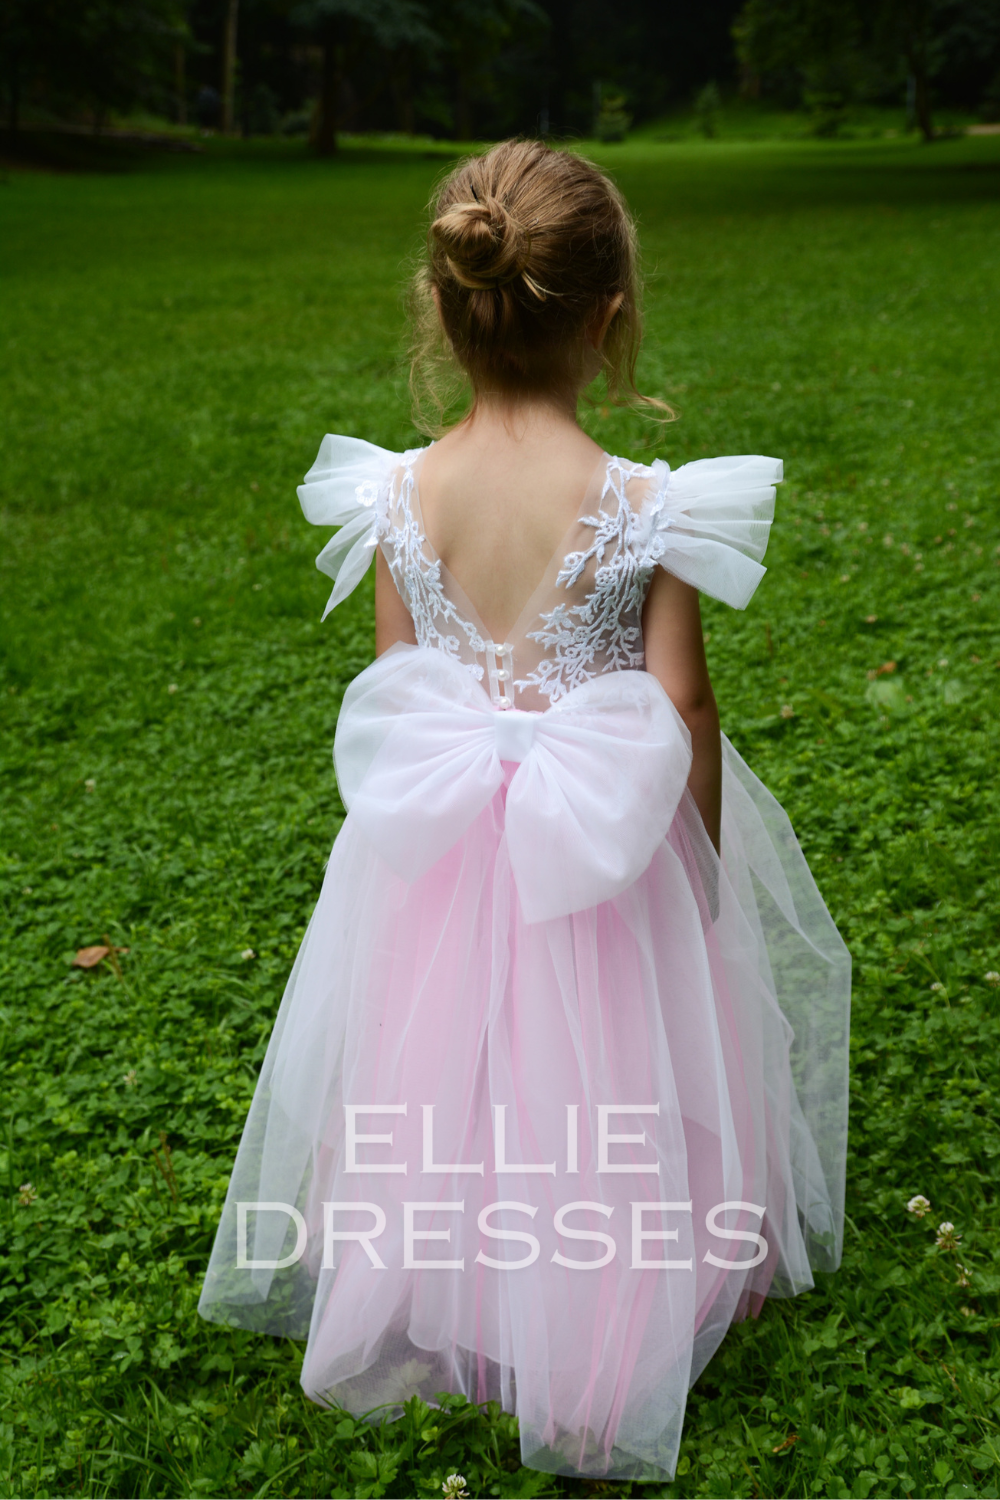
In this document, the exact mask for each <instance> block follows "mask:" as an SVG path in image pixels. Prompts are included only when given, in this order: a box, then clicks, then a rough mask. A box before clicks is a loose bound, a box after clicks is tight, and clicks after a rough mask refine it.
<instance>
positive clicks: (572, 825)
mask: <svg viewBox="0 0 1000 1500" xmlns="http://www.w3.org/2000/svg"><path fill="white" fill-rule="evenodd" d="M328 441H329V440H328ZM375 451H376V452H378V450H375ZM389 457H390V458H391V459H392V460H393V462H394V463H396V464H398V462H399V460H398V459H396V458H395V456H392V455H390V456H389ZM730 462H731V463H736V462H737V461H730ZM757 462H759V463H767V462H772V461H768V460H759V461H757ZM379 463H380V464H381V471H380V472H381V474H382V476H383V477H382V478H381V479H380V480H379V483H381V484H382V485H383V487H384V486H391V485H393V484H398V479H396V480H394V479H392V478H391V477H389V476H390V474H391V471H392V467H393V465H392V464H391V463H388V462H382V460H379ZM689 467H692V466H689ZM772 472H773V471H772ZM645 477H647V478H651V483H652V486H653V490H652V496H653V497H652V499H651V498H650V496H649V495H647V497H646V503H647V504H648V505H653V504H655V503H656V499H655V497H656V496H660V497H661V498H662V497H663V495H664V494H665V493H666V494H668V493H669V490H668V487H667V486H665V485H663V483H662V482H660V481H658V480H657V479H656V477H655V473H654V475H653V476H650V471H648V470H647V471H645ZM365 482H366V480H365V479H364V478H359V479H357V484H358V485H362V484H364V483H365ZM758 488H759V487H758ZM381 493H383V494H384V493H387V491H386V490H385V488H383V491H382V492H381ZM396 493H397V494H398V490H397V492H396ZM759 503H760V501H759V496H758V499H757V500H751V501H748V502H747V504H746V505H745V506H744V508H743V511H742V513H741V514H742V520H741V519H740V516H739V515H737V516H733V515H729V516H726V515H724V514H721V512H722V511H724V509H725V505H726V504H729V506H730V509H731V510H732V501H731V499H730V501H728V502H726V501H725V500H723V502H722V504H721V505H719V506H717V508H716V509H717V514H716V520H717V521H718V522H719V524H720V525H728V526H729V527H732V526H734V525H737V524H739V525H743V526H744V527H745V528H750V527H752V526H753V525H755V524H758V523H757V522H756V521H755V519H754V516H753V514H752V512H753V507H754V505H758V504H759ZM376 508H377V505H376ZM382 514H383V516H389V515H390V510H389V509H388V508H386V509H384V510H383V512H382ZM635 514H636V516H638V517H639V518H640V519H641V520H642V525H643V527H645V528H646V531H645V535H641V534H640V535H639V539H638V542H634V541H633V542H630V545H641V546H643V547H648V546H649V545H650V539H651V538H652V537H654V536H656V535H661V536H662V535H663V533H664V532H665V531H666V532H667V533H669V530H670V528H669V527H664V526H662V525H659V524H658V522H657V518H656V516H655V515H654V516H651V517H650V516H648V515H647V516H646V517H645V518H643V511H642V507H641V506H640V507H639V509H638V510H637V511H636V512H635ZM595 516H596V512H595ZM704 519H705V518H704V517H703V520H704ZM595 524H596V523H595ZM345 529H346V527H345ZM342 535H343V532H342V533H341V536H342ZM633 535H634V534H633V533H630V537H633ZM702 540H703V541H705V540H707V541H708V543H709V544H710V545H724V544H723V543H721V542H713V540H712V538H711V537H709V538H702ZM363 541H364V537H363V535H362V533H361V531H359V532H358V533H357V534H356V535H355V536H354V538H353V540H351V541H350V543H349V547H353V548H357V547H358V545H359V543H363ZM748 545H749V543H748ZM728 546H730V547H732V546H733V543H732V541H730V542H729V543H728ZM761 550H762V548H761ZM339 556H340V558H341V566H342V567H343V566H346V565H347V564H346V562H344V559H345V558H347V559H349V557H350V550H349V549H348V551H347V552H345V551H343V549H342V551H341V553H340V554H339ZM425 560H426V561H427V565H428V566H429V567H431V568H433V566H434V559H433V557H430V558H426V559H425ZM747 560H748V559H747V557H746V555H745V554H743V561H747ZM360 562H361V560H360V559H359V560H358V561H357V562H356V563H355V564H353V565H352V566H353V567H354V568H355V571H357V569H358V567H360ZM695 566H697V565H695ZM740 566H741V565H740V564H736V565H734V567H733V568H732V569H731V570H730V573H731V577H733V578H735V577H736V576H737V575H738V574H739V572H740ZM358 576H360V574H358ZM737 592H738V591H737ZM404 597H405V594H404ZM463 618H467V617H466V616H463ZM530 623H531V621H530V620H529V621H527V622H526V625H527V624H530ZM525 633H526V632H525ZM521 639H522V636H521V635H520V634H516V636H515V637H512V639H511V640H510V641H507V642H503V643H500V644H499V645H497V646H494V643H492V642H487V643H486V644H487V645H488V646H489V647H490V648H492V649H493V651H494V654H495V653H497V652H499V651H500V649H501V647H502V648H503V650H504V651H507V652H509V653H513V654H514V656H515V658H516V653H517V650H518V647H519V644H520V641H521ZM496 659H497V660H500V659H501V657H500V656H497V657H496ZM488 665H489V663H488V662H487V666H488ZM475 666H476V662H475V661H470V660H469V659H467V657H466V654H465V648H464V645H463V646H462V648H461V649H459V650H457V651H456V652H455V653H451V652H449V651H448V650H447V649H445V648H442V647H440V646H438V647H436V648H435V647H432V646H429V645H420V646H416V647H413V646H398V647H394V648H393V649H392V650H391V651H389V652H387V653H386V654H385V655H384V656H383V657H381V658H380V659H379V660H378V661H376V662H375V663H374V664H373V665H372V666H371V667H369V668H368V669H367V670H366V671H365V672H363V673H361V675H360V676H359V677H358V678H357V679H356V681H355V682H354V684H353V685H352V686H351V688H350V689H349V691H348V694H347V696H346V697H345V701H344V705H343V708H342V711H341V715H340V720H339V724H338V729H337V739H336V747H335V756H336V765H337V773H338V779H339V784H340V788H341V792H342V795H343V797H344V801H345V803H346V804H347V805H348V807H349V813H348V817H347V820H346V822H345V824H344V826H343V828H342V830H341V833H340V835H339V837H338V839H337V841H336V844H335V846H334V849H333V852H332V854H331V857H330V862H329V866H328V869H327V873H326V878H325V880H324V884H323V889H322V892H321V895H320V898H319V902H318V904H317V907H316V910H315V913H314V915H313V919H312V921H311V923H310V926H309V929H308V932H307V934H306V937H305V940H304V942H303V944H302V947H301V950H300V952H299V955H298V958H297V960H296V964H295V967H294V970H293V972H292V975H291V978H290V980H289V983H288V987H287V990H286V993H285V997H284V1000H283V1001H282V1005H281V1009H280V1012H279V1015H278V1019H277V1022H276V1025H275V1028H274V1033H273V1035H272V1038H271V1042H270V1046H269V1049H268V1053H267V1057H266V1059H265V1062H264V1066H263V1069H262V1072H261V1077H260V1081H259V1084H258V1087H257V1091H256V1094H255V1097H254V1101H253V1105H252V1107H251V1111H250V1115H249V1118H248V1121H247V1125H246V1129H245V1131H244V1135H243V1140H242V1142H241V1145H240V1149H239V1153H238V1156H237V1160H236V1165H235V1168H234V1172H233V1177H232V1182H231V1184H230V1189H229V1194H228V1197H227V1200H226V1205H225V1208H224V1211H223V1216H222V1222H221V1225H220V1228H219V1233H218V1237H217V1240H216V1244H215V1247H214V1250H213V1254H212V1259H211V1263H210V1266H209V1270H208V1275H207V1278H206V1283H205V1288H204V1291H203V1294H202V1300H201V1311H202V1313H203V1314H204V1315H205V1316H206V1317H209V1318H213V1319H216V1320H218V1321H223V1322H231V1323H235V1324H240V1325H242V1326H245V1327H249V1328H253V1329H259V1330H262V1331H268V1332H272V1333H278V1334H286V1335H291V1336H292V1337H296V1338H308V1346H307V1350H306V1357H305V1363H304V1367H303V1375H302V1380H303V1385H304V1386H305V1389H306V1390H307V1392H308V1393H309V1395H310V1396H312V1397H313V1398H314V1399H316V1400H318V1401H321V1402H331V1403H338V1404H341V1405H343V1406H345V1407H347V1408H348V1409H349V1410H351V1411H353V1412H356V1413H360V1412H364V1411H369V1410H371V1409H372V1408H374V1407H377V1406H381V1407H384V1408H385V1409H387V1410H389V1411H392V1410H393V1409H395V1408H396V1407H398V1404H399V1403H400V1402H402V1401H404V1400H406V1399H407V1397H408V1396H410V1395H411V1394H414V1393H419V1394H420V1395H421V1396H423V1397H424V1398H425V1399H427V1400H430V1401H433V1399H434V1397H435V1394H436V1393H437V1392H441V1391H455V1392H461V1393H463V1394H465V1395H467V1396H468V1397H469V1398H470V1399H472V1400H474V1401H484V1400H487V1399H490V1398H495V1399H497V1400H499V1401H501V1402H502V1403H503V1405H504V1407H505V1408H506V1409H507V1410H510V1411H516V1412H517V1415H518V1418H519V1422H520V1432H521V1446H522V1455H523V1459H524V1462H525V1463H527V1464H530V1465H532V1466H534V1467H535V1468H539V1469H545V1470H550V1471H554V1472H559V1473H566V1474H591V1475H603V1476H607V1477H619V1478H626V1477H630V1478H648V1479H662V1478H664V1477H669V1476H670V1475H672V1474H673V1471H674V1467H675V1464H676V1457H677V1448H678V1443H679V1441H680V1434H681V1425H682V1421H683V1414H684V1407H685V1401H686V1397H687V1391H688V1388H689V1386H690V1384H691V1382H692V1380H693V1379H694V1378H695V1377H696V1376H697V1375H698V1373H699V1372H700V1370H701V1369H702V1368H703V1367H704V1365H705V1363H706V1362H707V1360H708V1359H709V1358H710V1357H711V1355H712V1353H713V1351H714V1350H715V1349H716V1347H717V1346H718V1344H719V1342H720V1340H721V1339H722V1337H723V1336H724V1334H725V1331H726V1329H727V1328H728V1327H729V1325H730V1323H731V1322H732V1321H733V1320H734V1319H735V1318H739V1317H742V1316H744V1315H745V1314H746V1313H747V1312H748V1311H749V1312H756V1311H758V1310H759V1307H760V1303H761V1300H762V1298H763V1297H764V1296H765V1295H767V1294H770V1295H781V1296H788V1295H792V1294H794V1293H796V1292H799V1291H801V1290H803V1289H805V1288H807V1287H809V1286H811V1285H812V1272H813V1270H814V1269H815V1268H820V1269H834V1268H835V1267H836V1265H837V1264H838V1261H839V1257H840V1248H841V1234H842V1220H843V1190H844V1182H843V1173H844V1155H845V1145H846V1123H847V1122H846V1100H847V1093H846V1068H847V1027H848V1006H849V990H850V960H849V957H848V955H847V952H846V949H845V948H844V945H843V943H842V942H841V940H840V937H839V936H838V934H837V931H836V928H835V927H834V925H833V922H832V920H831V918H830V916H829V914H828V912H827V910H826V908H825V906H824V904H823V901H822V899H821V897H820V895H819V893H818V891H817V889H816V886H815V884H814V882H813V880H812V877H811V876H810V873H809V870H808V868H807V866H806V863H805V860H804V858H803V855H802V853H801V850H800V848H799V846H798V844H797V842H796V840H795V837H794V834H793V832H792V830H791V827H790V825H789V823H788V820H787V818H786V817H785V815H784V813H783V812H782V810H781V808H780V807H779V806H778V804H777V803H776V802H775V801H774V799H773V798H772V797H771V796H770V794H769V793H768V792H767V791H766V789H765V788H764V787H763V786H762V785H761V783H760V782H759V781H758V780H757V779H756V778H755V777H754V775H753V773H752V772H751V771H750V770H749V768H748V767H747V766H746V765H745V763H744V762H743V761H742V760H741V759H740V757H739V755H738V754H737V753H736V751H735V750H734V749H733V748H732V746H731V745H729V743H728V742H725V743H724V782H723V829H722V850H721V857H720V856H719V855H717V854H716V851H715V849H714V848H713V846H712V844H711V843H710V841H709V839H708V837H707V835H706V834H705V831H704V827H703V825H702V822H701V819H700V817H699V815H698V812H697V809H696V808H695V806H694V803H693V801H692V799H691V797H690V794H689V793H688V792H687V791H686V790H685V785H686V780H687V776H688V771H689V767H690V756H691V749H690V740H689V737H688V734H687V731H686V729H685V727H684V725H683V723H682V721H681V720H680V718H679V716H678V715H677V713H676V711H675V710H674V708H673V706H672V705H671V703H670V701H669V699H668V698H667V696H666V694H665V693H664V692H663V689H662V688H661V687H660V686H659V684H658V683H657V682H656V681H655V679H653V678H652V677H650V676H649V675H648V674H647V673H646V672H644V671H643V670H641V669H631V670H607V671H601V672H597V673H594V674H592V675H591V676H590V677H588V678H586V679H585V680H584V681H582V682H580V683H578V684H577V685H576V686H572V687H569V688H568V689H567V690H566V691H565V692H560V693H558V694H554V695H550V700H549V706H548V707H546V708H545V709H544V710H539V711H536V712H525V711H520V710H518V709H515V708H507V709H506V710H500V709H498V707H497V703H496V692H495V690H494V689H495V684H494V683H492V682H491V681H489V680H488V678H487V677H486V676H485V675H484V674H480V675H479V676H477V674H476V672H475V671H474V670H472V668H474V667H475ZM496 670H497V672H500V671H503V670H504V669H503V668H497V669H496ZM509 680H510V679H509V677H503V678H500V687H501V691H502V692H503V690H504V686H505V684H506V683H507V682H508V681H509ZM241 1205H242V1207H241ZM262 1205H272V1206H271V1207H270V1208H268V1207H264V1206H262ZM274 1205H279V1206H277V1207H276V1206H274ZM280 1205H285V1206H284V1207H281V1206H280Z"/></svg>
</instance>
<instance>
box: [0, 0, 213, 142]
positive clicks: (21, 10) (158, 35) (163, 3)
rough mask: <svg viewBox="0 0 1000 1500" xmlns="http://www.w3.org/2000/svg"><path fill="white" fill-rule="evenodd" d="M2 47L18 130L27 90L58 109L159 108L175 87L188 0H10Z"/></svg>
mask: <svg viewBox="0 0 1000 1500" xmlns="http://www.w3.org/2000/svg"><path fill="white" fill-rule="evenodd" d="M0 17H2V19H0V52H2V56H3V66H2V72H3V76H4V81H5V84H6V88H7V106H8V109H7V118H8V127H9V130H10V133H11V134H12V135H14V134H16V132H17V129H18V124H19V114H20V106H21V101H22V98H23V97H24V95H25V93H26V92H30V93H31V95H32V96H33V97H39V98H44V99H45V101H46V103H47V104H49V106H50V107H52V108H56V109H59V108H62V109H74V108H79V107H80V106H84V107H89V108H90V109H91V110H92V111H93V115H94V121H95V124H99V123H100V121H101V119H102V118H103V117H104V116H105V115H106V114H107V112H108V110H110V109H130V108H132V107H133V106H135V105H136V104H140V103H143V104H146V105H147V106H150V107H152V108H157V107H159V106H160V105H161V104H162V103H163V102H164V100H165V99H166V98H167V97H168V95H169V93H170V90H171V88H172V80H173V77H174V68H175V47H176V45H177V43H178V42H182V41H184V39H185V38H186V35H187V28H186V23H185V16H184V5H183V4H182V0H4V3H3V9H2V12H0Z"/></svg>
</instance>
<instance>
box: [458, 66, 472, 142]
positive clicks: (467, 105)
mask: <svg viewBox="0 0 1000 1500" xmlns="http://www.w3.org/2000/svg"><path fill="white" fill-rule="evenodd" d="M455 127H456V132H455V133H456V135H457V136H458V139H459V140H460V141H471V140H472V104H471V100H470V99H469V84H468V79H467V78H466V74H465V70H464V68H463V69H461V70H460V72H459V75H458V94H457V97H456V100H455Z"/></svg>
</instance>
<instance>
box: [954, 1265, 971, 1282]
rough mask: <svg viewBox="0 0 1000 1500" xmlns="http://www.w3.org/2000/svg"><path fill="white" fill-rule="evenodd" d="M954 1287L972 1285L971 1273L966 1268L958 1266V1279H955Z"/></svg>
mask: <svg viewBox="0 0 1000 1500" xmlns="http://www.w3.org/2000/svg"><path fill="white" fill-rule="evenodd" d="M955 1285H956V1286H971V1285H972V1272H971V1271H970V1270H969V1268H968V1266H963V1265H961V1264H960V1265H959V1266H958V1277H957V1279H956V1281H955Z"/></svg>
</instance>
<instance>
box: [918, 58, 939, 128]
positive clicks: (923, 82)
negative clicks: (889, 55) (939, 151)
mask: <svg viewBox="0 0 1000 1500" xmlns="http://www.w3.org/2000/svg"><path fill="white" fill-rule="evenodd" d="M921 61H922V59H921ZM913 82H914V89H913V112H914V114H915V115H916V117H917V124H918V125H919V127H920V134H921V135H922V136H923V138H924V140H925V141H932V140H933V139H934V121H933V119H932V117H931V89H930V82H929V80H928V77H927V73H926V70H925V69H924V68H922V67H921V68H919V70H918V68H917V66H916V65H914V66H913Z"/></svg>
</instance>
